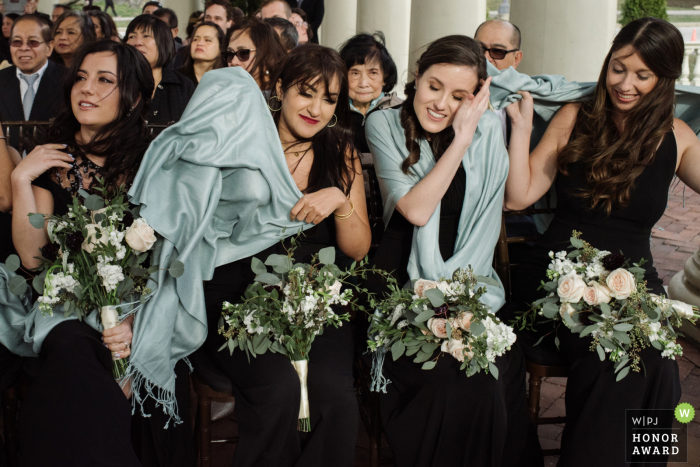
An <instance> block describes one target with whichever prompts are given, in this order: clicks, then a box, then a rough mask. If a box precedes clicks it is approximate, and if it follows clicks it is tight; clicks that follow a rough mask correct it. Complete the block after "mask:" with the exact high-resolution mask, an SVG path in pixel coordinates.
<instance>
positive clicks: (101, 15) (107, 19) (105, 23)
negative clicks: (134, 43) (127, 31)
mask: <svg viewBox="0 0 700 467" xmlns="http://www.w3.org/2000/svg"><path fill="white" fill-rule="evenodd" d="M85 13H86V14H87V15H88V16H89V17H90V18H92V24H93V25H94V26H95V39H97V40H102V39H107V40H111V41H116V42H120V40H121V39H119V32H118V31H117V25H116V24H115V23H114V20H113V19H112V17H111V16H109V15H108V14H107V13H105V12H104V11H99V10H88V11H86V12H85Z"/></svg>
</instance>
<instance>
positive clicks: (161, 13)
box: [153, 8, 184, 51]
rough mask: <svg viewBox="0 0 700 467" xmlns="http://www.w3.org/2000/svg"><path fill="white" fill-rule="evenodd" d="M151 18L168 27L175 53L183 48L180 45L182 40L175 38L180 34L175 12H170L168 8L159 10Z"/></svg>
mask: <svg viewBox="0 0 700 467" xmlns="http://www.w3.org/2000/svg"><path fill="white" fill-rule="evenodd" d="M153 16H155V17H156V18H158V19H159V20H161V21H163V22H165V24H167V25H168V28H169V29H170V34H171V35H172V36H173V42H174V43H175V51H178V50H180V49H181V48H182V47H184V46H183V45H182V39H180V38H179V37H177V34H178V33H179V32H180V28H178V22H177V14H176V13H175V11H173V10H171V9H170V8H160V9H158V10H156V11H155V12H154V13H153Z"/></svg>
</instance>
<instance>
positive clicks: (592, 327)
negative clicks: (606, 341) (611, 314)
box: [579, 324, 598, 337]
mask: <svg viewBox="0 0 700 467" xmlns="http://www.w3.org/2000/svg"><path fill="white" fill-rule="evenodd" d="M596 329H598V325H596V324H591V325H590V326H587V327H586V329H584V330H583V331H581V334H579V337H586V336H587V335H589V334H590V333H592V332H593V331H595V330H596Z"/></svg>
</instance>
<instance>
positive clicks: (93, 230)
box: [82, 224, 109, 253]
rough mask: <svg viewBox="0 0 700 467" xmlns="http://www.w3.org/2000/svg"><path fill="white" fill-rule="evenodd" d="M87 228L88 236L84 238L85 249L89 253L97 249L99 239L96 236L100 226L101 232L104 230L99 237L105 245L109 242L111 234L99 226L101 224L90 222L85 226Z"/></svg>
mask: <svg viewBox="0 0 700 467" xmlns="http://www.w3.org/2000/svg"><path fill="white" fill-rule="evenodd" d="M85 228H86V229H87V237H85V240H83V245H82V247H83V250H85V251H87V252H88V253H92V250H94V249H95V243H96V242H97V241H98V240H97V239H96V238H95V237H96V235H97V229H98V228H100V232H102V236H101V237H100V239H99V242H100V243H102V244H103V245H106V244H107V242H109V235H107V233H106V232H105V231H103V230H102V228H101V227H100V226H99V224H88V225H86V226H85Z"/></svg>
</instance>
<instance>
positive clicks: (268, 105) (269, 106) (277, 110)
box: [267, 96, 282, 112]
mask: <svg viewBox="0 0 700 467" xmlns="http://www.w3.org/2000/svg"><path fill="white" fill-rule="evenodd" d="M272 99H277V100H278V101H280V98H279V97H277V96H272V97H270V99H268V101H267V108H268V109H270V110H271V111H272V112H279V111H280V110H282V101H280V106H279V108H278V109H273V108H272V105H271V103H272Z"/></svg>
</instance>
